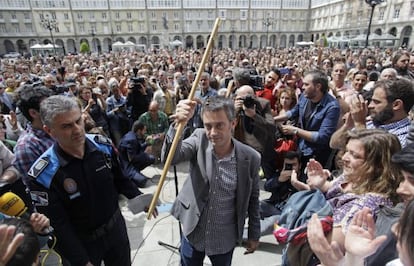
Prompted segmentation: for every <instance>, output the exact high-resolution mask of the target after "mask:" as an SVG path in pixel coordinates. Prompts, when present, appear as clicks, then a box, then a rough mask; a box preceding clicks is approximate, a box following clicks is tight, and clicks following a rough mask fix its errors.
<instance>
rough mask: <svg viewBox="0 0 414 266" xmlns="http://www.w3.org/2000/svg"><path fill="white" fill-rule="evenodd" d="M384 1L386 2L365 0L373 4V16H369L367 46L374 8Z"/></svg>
mask: <svg viewBox="0 0 414 266" xmlns="http://www.w3.org/2000/svg"><path fill="white" fill-rule="evenodd" d="M382 2H384V0H365V3H367V4H368V5H370V6H371V16H370V17H369V23H368V31H367V38H366V39H365V48H367V47H368V38H369V34H370V33H371V23H372V16H373V15H374V9H375V7H376V6H377V5H378V4H381V3H382Z"/></svg>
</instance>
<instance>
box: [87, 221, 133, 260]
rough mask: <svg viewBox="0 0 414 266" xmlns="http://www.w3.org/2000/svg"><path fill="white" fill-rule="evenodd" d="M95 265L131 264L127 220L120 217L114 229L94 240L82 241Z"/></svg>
mask: <svg viewBox="0 0 414 266" xmlns="http://www.w3.org/2000/svg"><path fill="white" fill-rule="evenodd" d="M82 243H83V245H84V246H85V248H86V250H87V251H88V255H89V259H90V261H91V263H92V264H93V265H101V262H102V261H103V262H104V263H105V266H130V265H131V248H130V245H129V239H128V234H127V228H126V224H125V220H124V218H123V217H122V215H121V217H119V218H118V220H117V222H116V223H115V224H114V227H113V228H112V230H110V231H109V232H108V233H106V234H105V235H104V236H102V237H99V238H98V239H96V240H94V241H82Z"/></svg>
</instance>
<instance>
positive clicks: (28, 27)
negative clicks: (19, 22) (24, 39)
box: [24, 23, 33, 32]
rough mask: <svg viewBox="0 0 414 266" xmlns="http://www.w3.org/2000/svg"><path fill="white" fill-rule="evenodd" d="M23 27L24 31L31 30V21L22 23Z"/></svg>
mask: <svg viewBox="0 0 414 266" xmlns="http://www.w3.org/2000/svg"><path fill="white" fill-rule="evenodd" d="M24 27H25V31H26V32H33V25H32V23H25V24H24Z"/></svg>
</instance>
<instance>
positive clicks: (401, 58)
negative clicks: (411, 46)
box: [392, 51, 414, 80]
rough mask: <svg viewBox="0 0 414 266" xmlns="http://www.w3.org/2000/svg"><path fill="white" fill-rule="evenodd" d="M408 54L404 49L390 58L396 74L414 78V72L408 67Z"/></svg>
mask: <svg viewBox="0 0 414 266" xmlns="http://www.w3.org/2000/svg"><path fill="white" fill-rule="evenodd" d="M409 62H410V54H409V53H408V52H406V51H402V52H397V53H396V54H395V55H394V57H393V58H392V67H393V68H394V69H395V70H397V72H398V75H399V76H401V77H404V78H407V79H410V80H414V73H413V72H411V71H410V70H409V69H408V65H409Z"/></svg>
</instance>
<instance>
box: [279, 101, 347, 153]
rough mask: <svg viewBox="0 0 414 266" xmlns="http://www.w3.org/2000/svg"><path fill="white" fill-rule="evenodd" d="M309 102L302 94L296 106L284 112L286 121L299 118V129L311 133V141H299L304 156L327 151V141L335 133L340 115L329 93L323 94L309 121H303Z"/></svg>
mask: <svg viewBox="0 0 414 266" xmlns="http://www.w3.org/2000/svg"><path fill="white" fill-rule="evenodd" d="M308 104H310V100H309V99H308V98H306V97H305V96H304V95H303V94H302V95H301V96H300V98H299V102H298V104H297V105H296V106H295V107H294V108H293V109H292V110H289V111H287V112H286V114H287V117H288V119H292V118H299V119H298V121H299V127H300V128H302V129H304V130H307V131H312V141H306V140H304V139H302V138H300V139H299V149H300V150H301V151H302V153H303V155H304V156H311V155H317V154H319V153H321V152H322V153H323V152H326V151H327V150H329V141H330V139H331V136H332V134H333V133H334V132H335V130H336V127H337V124H338V119H339V115H340V110H339V103H338V101H337V100H336V99H335V98H334V97H333V96H332V95H330V94H329V93H325V95H324V96H323V98H322V99H321V101H320V102H319V104H318V105H317V106H316V109H315V111H314V112H313V113H312V115H311V117H310V119H309V121H304V120H305V110H306V107H307V105H308Z"/></svg>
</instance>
